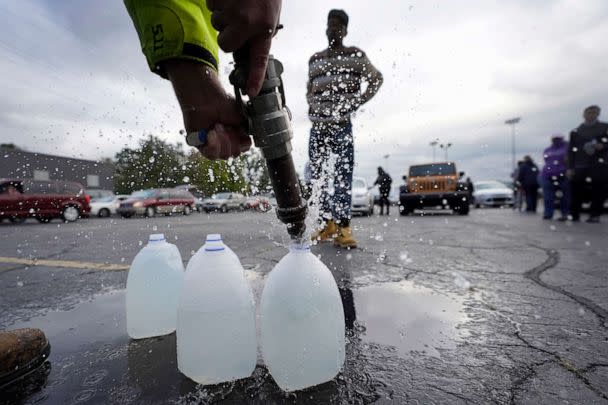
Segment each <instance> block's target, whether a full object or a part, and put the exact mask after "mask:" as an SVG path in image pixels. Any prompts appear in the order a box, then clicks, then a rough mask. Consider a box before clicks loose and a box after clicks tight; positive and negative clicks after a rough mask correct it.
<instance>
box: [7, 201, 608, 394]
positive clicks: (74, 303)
mask: <svg viewBox="0 0 608 405" xmlns="http://www.w3.org/2000/svg"><path fill="white" fill-rule="evenodd" d="M353 225H354V228H355V236H356V237H357V238H358V240H359V244H360V249H356V250H351V251H346V250H342V251H341V250H337V249H335V248H334V247H333V246H331V245H330V244H323V245H319V246H314V247H313V252H314V253H315V254H317V255H319V256H320V258H321V260H322V261H323V262H324V263H325V264H327V265H328V267H329V268H330V269H331V270H332V272H333V274H334V276H335V278H336V280H337V282H338V285H339V287H340V292H341V296H342V300H343V304H344V309H345V316H346V325H347V338H348V339H347V340H348V343H347V360H346V364H345V368H344V371H343V372H342V373H341V374H340V375H339V376H338V377H337V378H336V379H334V380H333V381H332V382H330V383H327V384H323V385H321V386H318V387H314V388H311V389H308V390H306V391H304V392H301V393H296V394H292V395H285V394H282V393H281V392H280V390H279V389H278V388H277V386H276V385H275V384H274V382H273V381H272V378H271V377H270V376H269V375H268V373H267V372H266V370H265V368H264V367H263V366H262V364H263V362H262V360H261V359H260V360H259V364H260V366H259V367H258V368H256V371H255V372H254V375H253V376H252V377H251V378H248V379H245V380H241V381H239V382H236V383H232V384H222V385H217V386H212V387H200V386H196V385H195V384H194V383H192V382H191V381H190V380H188V379H187V378H185V377H184V376H182V375H181V374H179V372H178V371H177V368H176V364H175V361H176V360H175V337H174V335H170V336H167V337H164V338H157V339H147V340H142V341H136V342H135V341H130V340H129V339H128V337H127V335H126V329H125V322H124V287H125V283H126V274H127V271H126V270H125V269H126V268H127V267H128V265H129V264H130V262H131V260H132V259H133V257H134V256H135V254H136V253H137V252H138V250H139V249H140V248H141V246H142V245H143V244H145V243H146V240H147V237H148V235H149V234H150V233H157V232H163V233H165V235H166V237H167V239H168V241H170V242H172V243H175V244H176V245H177V246H178V248H179V250H180V252H181V254H182V257H183V259H184V261H185V262H186V261H187V260H188V259H189V258H190V256H191V255H192V254H193V252H194V251H195V250H196V249H198V248H199V247H200V246H201V244H202V242H203V239H204V237H205V235H206V234H207V233H221V234H222V235H223V237H224V240H225V241H226V242H227V243H228V244H229V245H230V246H231V247H232V248H233V250H235V252H236V253H237V254H238V255H239V257H240V258H241V261H242V263H243V265H244V267H245V269H246V272H247V276H248V278H249V280H250V281H251V283H252V286H253V289H254V293H255V295H256V298H257V300H258V301H259V295H260V293H261V289H262V287H263V283H264V278H265V275H266V274H267V273H268V272H269V271H270V270H271V269H272V267H273V265H274V264H275V263H276V262H277V261H278V260H279V259H280V258H281V257H282V256H283V255H284V254H285V253H286V249H285V248H284V246H285V245H286V244H287V243H288V240H287V239H286V235H285V232H284V228H283V226H282V225H281V224H280V223H279V222H278V221H277V220H276V219H275V218H274V216H273V214H272V213H266V214H260V213H230V214H211V215H207V214H205V215H201V214H193V215H190V216H177V217H160V218H152V219H145V218H139V219H136V218H132V219H127V220H123V219H118V218H114V219H89V220H81V221H78V222H76V223H70V224H64V223H60V222H55V221H54V222H51V223H50V224H38V223H35V222H31V223H30V222H29V221H28V222H26V223H25V224H21V225H12V224H7V223H2V224H0V288H1V291H2V294H1V295H0V325H1V327H2V328H12V327H20V326H33V327H42V328H43V329H44V330H45V332H46V333H47V335H48V336H49V338H50V340H51V344H52V347H53V349H52V353H51V357H50V365H48V366H47V367H46V368H44V369H41V370H39V372H37V373H36V374H34V375H33V376H31V377H30V378H29V379H27V380H25V381H24V382H23V383H22V384H20V385H18V386H15V387H13V388H12V389H11V390H10V391H7V392H5V393H4V394H3V395H0V398H3V399H0V403H2V401H7V403H10V402H11V401H20V402H21V401H27V402H41V403H83V402H90V403H130V402H141V403H153V402H156V403H166V402H168V401H175V400H181V401H182V403H206V402H225V403H235V402H254V403H284V402H287V403H321V402H323V403H327V402H330V401H333V402H336V403H370V402H375V401H378V402H394V403H404V402H413V403H416V401H417V402H419V403H431V402H449V403H466V402H474V403H489V402H498V403H511V402H514V403H551V404H553V403H557V402H566V401H567V402H571V403H608V396H607V395H608V388H606V387H607V384H606V381H608V277H607V273H606V271H607V263H608V260H607V259H608V252H607V247H608V227H607V226H606V225H605V224H600V225H593V224H586V223H577V224H571V223H557V222H547V221H542V220H541V219H540V217H539V216H530V215H523V214H519V213H514V212H512V211H511V210H501V209H495V210H490V209H482V210H473V211H472V212H471V215H469V216H468V217H462V216H452V215H447V214H445V213H434V214H428V215H425V216H409V217H399V216H391V217H379V216H373V217H371V218H365V217H363V218H356V219H354V220H353Z"/></svg>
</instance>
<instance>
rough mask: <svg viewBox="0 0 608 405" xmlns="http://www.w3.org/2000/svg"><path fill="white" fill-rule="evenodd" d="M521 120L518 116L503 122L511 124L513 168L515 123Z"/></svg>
mask: <svg viewBox="0 0 608 405" xmlns="http://www.w3.org/2000/svg"><path fill="white" fill-rule="evenodd" d="M519 121H521V118H520V117H515V118H511V119H510V120H506V121H505V124H507V125H511V166H513V170H515V125H516V124H517V123H518V122H519Z"/></svg>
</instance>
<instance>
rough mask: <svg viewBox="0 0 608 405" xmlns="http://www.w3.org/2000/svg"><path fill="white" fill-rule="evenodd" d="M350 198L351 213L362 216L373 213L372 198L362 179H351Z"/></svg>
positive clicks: (365, 182)
mask: <svg viewBox="0 0 608 405" xmlns="http://www.w3.org/2000/svg"><path fill="white" fill-rule="evenodd" d="M352 196H353V198H352V206H351V211H352V212H353V213H360V214H363V215H372V214H373V213H374V196H373V195H372V192H371V191H370V190H369V187H368V185H367V181H365V179H364V178H363V177H353V186H352Z"/></svg>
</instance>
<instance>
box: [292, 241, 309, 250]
mask: <svg viewBox="0 0 608 405" xmlns="http://www.w3.org/2000/svg"><path fill="white" fill-rule="evenodd" d="M290 248H291V249H292V250H297V251H303V252H309V251H310V244H308V243H297V242H294V243H292V244H291V246H290Z"/></svg>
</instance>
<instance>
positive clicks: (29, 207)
mask: <svg viewBox="0 0 608 405" xmlns="http://www.w3.org/2000/svg"><path fill="white" fill-rule="evenodd" d="M90 201H91V198H90V197H89V196H88V195H86V194H85V193H84V188H83V187H82V185H80V184H78V183H73V182H69V181H56V180H50V181H42V180H29V179H24V180H17V179H0V220H2V219H4V218H7V219H9V220H10V221H11V222H15V223H17V222H23V221H25V219H26V218H36V219H37V220H38V221H39V222H49V221H50V220H51V219H53V218H61V219H63V220H64V221H66V222H74V221H76V220H77V219H78V218H81V217H88V216H89V212H90V208H89V202H90Z"/></svg>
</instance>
